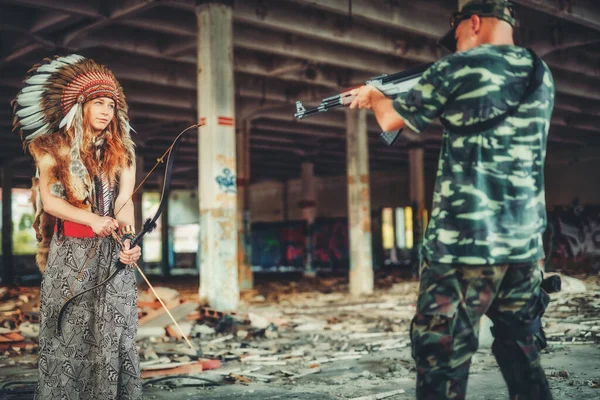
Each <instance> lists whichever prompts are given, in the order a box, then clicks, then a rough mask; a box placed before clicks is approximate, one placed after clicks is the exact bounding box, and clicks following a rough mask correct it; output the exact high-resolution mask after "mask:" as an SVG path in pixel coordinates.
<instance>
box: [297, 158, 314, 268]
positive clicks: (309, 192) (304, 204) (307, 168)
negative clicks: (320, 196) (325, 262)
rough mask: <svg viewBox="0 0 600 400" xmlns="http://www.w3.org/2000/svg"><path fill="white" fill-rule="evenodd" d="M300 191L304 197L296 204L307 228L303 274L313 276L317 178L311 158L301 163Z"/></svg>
mask: <svg viewBox="0 0 600 400" xmlns="http://www.w3.org/2000/svg"><path fill="white" fill-rule="evenodd" d="M302 193H303V195H304V198H303V199H302V200H301V201H300V203H299V204H298V206H299V207H300V208H301V209H302V218H303V219H304V220H305V221H306V228H307V234H306V263H305V265H304V276H307V277H315V276H316V272H315V270H314V268H313V259H314V241H313V231H314V229H313V227H314V224H315V219H316V218H317V179H316V177H315V163H314V162H312V160H306V161H304V162H303V163H302Z"/></svg>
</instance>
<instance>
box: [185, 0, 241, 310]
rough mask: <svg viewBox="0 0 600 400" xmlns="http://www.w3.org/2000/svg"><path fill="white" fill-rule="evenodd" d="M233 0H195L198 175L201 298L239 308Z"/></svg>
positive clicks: (215, 304) (216, 305)
mask: <svg viewBox="0 0 600 400" xmlns="http://www.w3.org/2000/svg"><path fill="white" fill-rule="evenodd" d="M232 4H233V1H232V0H231V1H224V0H221V1H216V0H213V1H206V0H196V5H197V6H196V17H197V21H198V120H199V121H200V122H204V123H205V125H204V126H202V127H200V128H199V130H198V146H199V147H198V156H199V157H198V171H199V182H198V187H199V206H200V293H199V294H200V299H201V300H202V301H203V300H206V301H208V303H209V304H210V306H211V307H213V308H216V309H218V310H221V311H233V310H235V309H236V308H237V306H238V302H239V297H240V289H239V284H238V258H237V247H238V238H237V207H238V206H237V190H236V171H237V169H236V155H235V145H236V140H235V125H234V121H235V108H234V81H233V79H234V76H233V29H232Z"/></svg>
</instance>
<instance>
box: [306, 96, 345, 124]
mask: <svg viewBox="0 0 600 400" xmlns="http://www.w3.org/2000/svg"><path fill="white" fill-rule="evenodd" d="M343 105H344V103H343V101H342V95H340V94H338V95H335V96H331V97H327V98H326V99H323V101H322V102H321V104H319V105H318V106H317V107H314V108H309V109H305V108H304V107H303V106H302V103H301V102H297V103H296V113H295V114H294V117H295V118H296V119H302V118H306V117H310V116H313V115H315V114H318V113H322V112H325V111H329V110H333V109H334V108H338V107H342V106H343Z"/></svg>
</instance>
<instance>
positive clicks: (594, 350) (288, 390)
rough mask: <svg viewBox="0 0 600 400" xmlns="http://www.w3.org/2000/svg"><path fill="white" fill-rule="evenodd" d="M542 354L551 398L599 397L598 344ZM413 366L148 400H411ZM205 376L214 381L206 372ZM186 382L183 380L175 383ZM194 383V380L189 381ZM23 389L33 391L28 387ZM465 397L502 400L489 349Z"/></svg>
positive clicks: (395, 364) (374, 362)
mask: <svg viewBox="0 0 600 400" xmlns="http://www.w3.org/2000/svg"><path fill="white" fill-rule="evenodd" d="M550 350H551V352H550V353H548V354H544V358H543V364H544V366H545V368H546V373H547V375H548V376H549V380H550V385H551V387H552V391H553V394H554V399H555V400H567V399H573V400H587V399H600V389H599V388H593V387H592V384H593V383H594V382H595V383H596V386H598V384H599V383H600V346H592V345H570V346H560V347H558V346H557V347H553V348H551V349H550ZM0 365H1V366H0V379H1V381H2V383H5V382H14V381H32V380H35V376H36V370H35V356H34V355H25V356H20V357H16V358H15V357H11V358H10V359H4V360H1V361H0ZM411 365H412V360H411V358H410V351H409V349H402V350H399V351H394V352H389V353H386V354H385V355H383V354H379V353H376V354H373V355H372V356H369V357H364V358H363V359H361V360H357V361H339V362H336V363H333V364H331V365H330V366H329V367H328V368H327V370H325V371H324V372H322V373H320V374H315V375H310V376H307V377H304V378H301V379H299V380H298V381H297V382H296V383H285V382H275V383H252V384H250V385H241V384H226V385H222V386H216V387H202V386H196V387H176V388H168V387H167V386H163V385H162V384H158V385H156V386H150V387H146V388H145V390H144V398H145V399H146V400H184V399H206V400H221V399H223V400H225V399H238V398H241V399H248V400H259V399H260V400H270V399H273V400H274V399H299V400H300V399H302V400H308V399H314V400H329V399H332V400H333V399H352V398H355V397H360V396H366V395H373V394H377V393H383V392H388V391H392V390H397V389H404V390H406V393H404V394H400V395H396V396H393V397H389V398H388V399H389V400H401V399H413V398H414V393H415V392H414V379H413V378H412V375H413V374H412V373H411V372H410V371H409V369H410V368H411ZM563 370H564V371H567V372H568V374H569V376H568V377H567V378H562V377H558V372H559V371H563ZM203 376H206V377H211V376H212V377H215V375H214V373H211V372H206V373H205V374H204V375H203ZM179 382H181V383H184V382H182V381H179ZM191 383H193V382H191ZM26 388H30V389H31V388H32V386H31V385H28V386H26ZM32 398H33V395H32V394H31V393H28V394H25V393H19V394H8V393H6V391H4V392H2V393H1V394H0V399H2V400H4V399H5V400H29V399H32ZM468 398H469V399H478V400H505V399H507V398H508V393H507V391H506V388H505V386H504V381H503V380H502V376H501V375H500V372H499V371H498V369H497V368H496V366H495V364H494V360H493V357H492V356H491V354H490V353H489V350H486V349H484V350H482V351H480V352H478V353H477V354H476V355H475V357H474V360H473V367H472V371H471V376H470V379H469V391H468Z"/></svg>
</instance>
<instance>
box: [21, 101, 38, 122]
mask: <svg viewBox="0 0 600 400" xmlns="http://www.w3.org/2000/svg"><path fill="white" fill-rule="evenodd" d="M40 111H41V108H40V105H39V103H38V104H34V105H32V106H29V107H25V108H22V109H20V110H19V111H17V113H16V114H17V116H18V117H19V118H25V117H29V116H30V115H32V114H34V113H37V112H40Z"/></svg>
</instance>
